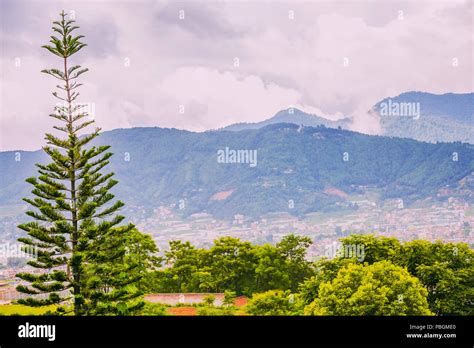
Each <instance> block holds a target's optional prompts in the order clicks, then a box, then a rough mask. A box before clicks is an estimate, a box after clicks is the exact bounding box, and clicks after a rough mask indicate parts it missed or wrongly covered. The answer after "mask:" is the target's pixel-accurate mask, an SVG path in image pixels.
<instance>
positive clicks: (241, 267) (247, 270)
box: [204, 237, 256, 295]
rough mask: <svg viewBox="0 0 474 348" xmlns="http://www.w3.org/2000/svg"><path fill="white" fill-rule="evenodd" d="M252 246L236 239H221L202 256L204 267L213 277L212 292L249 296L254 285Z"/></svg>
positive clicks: (254, 259)
mask: <svg viewBox="0 0 474 348" xmlns="http://www.w3.org/2000/svg"><path fill="white" fill-rule="evenodd" d="M255 263H256V257H255V252H254V246H253V245H252V244H251V243H249V242H242V241H240V240H239V239H238V238H233V237H222V238H219V239H217V240H215V241H214V245H213V246H212V247H211V249H209V252H208V253H205V254H204V265H205V266H206V267H207V269H208V270H209V272H210V274H211V275H212V277H213V290H214V291H216V292H222V291H225V290H232V291H235V292H236V293H237V294H238V295H242V294H251V293H252V291H253V287H254V284H255Z"/></svg>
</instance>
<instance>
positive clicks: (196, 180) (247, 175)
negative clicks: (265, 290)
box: [0, 124, 474, 218]
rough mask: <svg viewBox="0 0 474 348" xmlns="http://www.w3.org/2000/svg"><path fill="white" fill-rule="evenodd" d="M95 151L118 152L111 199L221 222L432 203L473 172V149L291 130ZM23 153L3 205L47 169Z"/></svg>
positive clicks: (7, 175) (1, 157)
mask: <svg viewBox="0 0 474 348" xmlns="http://www.w3.org/2000/svg"><path fill="white" fill-rule="evenodd" d="M96 144H97V145H99V144H110V145H112V151H113V152H114V153H115V156H113V157H112V162H111V170H113V171H115V172H116V173H117V178H118V179H119V180H120V184H119V185H117V186H116V187H115V188H114V190H115V191H114V192H115V193H116V194H117V196H118V197H119V198H121V199H123V200H124V201H125V202H126V203H127V204H128V205H129V206H132V207H134V206H135V207H144V208H145V209H150V210H152V209H153V208H154V207H157V206H159V205H162V204H167V205H169V204H179V203H180V202H181V203H183V209H182V213H183V214H185V215H188V214H192V213H195V212H201V211H206V212H209V213H211V214H213V215H215V216H217V217H223V218H231V217H233V216H234V214H238V213H241V214H244V215H249V216H254V217H257V216H260V215H261V214H264V213H267V212H275V211H288V210H289V205H288V202H289V201H290V200H292V201H294V204H295V207H294V209H292V210H291V211H290V212H291V213H295V214H300V213H305V212H310V211H318V210H327V209H332V208H334V207H335V205H336V204H337V202H340V201H342V200H343V199H344V198H342V197H340V196H338V195H334V194H330V193H328V192H329V191H328V190H333V191H334V190H335V189H337V190H340V191H343V192H344V193H346V194H356V193H361V192H364V190H366V189H367V188H374V189H377V190H378V191H380V194H381V197H382V198H383V199H386V198H404V199H406V200H408V201H410V200H414V199H418V198H424V197H427V196H429V195H435V193H436V192H437V190H439V189H440V188H443V187H446V186H447V185H456V183H457V182H458V181H459V180H461V179H462V178H464V177H466V176H467V175H468V174H470V173H471V172H473V171H474V149H473V146H471V145H469V144H460V143H453V144H445V143H440V144H429V143H420V142H417V141H414V140H410V139H397V138H393V139H392V138H387V137H380V136H368V135H364V134H359V133H355V132H350V131H345V130H339V129H331V128H325V127H316V128H312V127H305V128H303V129H300V127H299V126H296V125H293V124H275V125H270V126H267V127H264V128H261V129H255V130H243V131H240V132H230V131H215V132H205V133H193V132H187V131H181V130H176V129H161V128H132V129H118V130H114V131H110V132H104V133H103V134H102V135H101V136H100V137H99V138H97V141H96ZM226 148H227V150H249V151H256V163H255V164H256V165H255V166H252V163H251V162H247V163H219V151H224V150H225V149H226ZM453 153H457V159H458V160H457V161H453ZM20 154H21V161H19V162H16V161H15V160H14V159H15V153H14V152H2V153H0V164H1V167H0V175H1V178H2V182H1V187H0V204H18V203H20V202H21V198H22V197H26V196H29V193H28V191H29V189H30V187H29V185H28V184H26V183H24V179H25V178H27V177H28V176H31V175H34V174H35V168H34V163H35V162H42V163H44V161H45V157H44V155H43V154H42V152H41V151H37V152H20ZM227 159H231V157H228V158H227ZM244 159H245V158H244ZM345 159H346V160H345ZM180 200H181V201H180Z"/></svg>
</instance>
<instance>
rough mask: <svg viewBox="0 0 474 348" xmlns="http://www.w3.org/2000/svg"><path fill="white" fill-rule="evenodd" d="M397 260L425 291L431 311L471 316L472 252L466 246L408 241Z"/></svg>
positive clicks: (473, 295) (473, 291) (473, 287)
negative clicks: (418, 280)
mask: <svg viewBox="0 0 474 348" xmlns="http://www.w3.org/2000/svg"><path fill="white" fill-rule="evenodd" d="M397 261H398V263H399V264H400V265H401V266H404V267H407V269H408V271H409V272H410V273H411V274H413V275H414V276H416V277H418V278H419V279H420V280H421V282H422V283H423V285H424V286H425V287H426V288H427V289H428V292H429V294H428V303H429V304H430V309H431V311H432V312H434V313H436V314H437V315H473V314H474V304H473V299H474V251H473V250H471V249H470V248H469V246H468V245H467V244H465V243H441V242H436V243H430V242H428V241H420V240H416V241H411V242H408V243H405V244H403V247H402V252H401V253H400V256H399V257H398V260H397Z"/></svg>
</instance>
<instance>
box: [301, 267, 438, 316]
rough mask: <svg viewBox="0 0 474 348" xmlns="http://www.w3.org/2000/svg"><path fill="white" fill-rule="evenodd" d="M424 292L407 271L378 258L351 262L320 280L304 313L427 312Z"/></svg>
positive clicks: (409, 313) (394, 313) (414, 313)
mask: <svg viewBox="0 0 474 348" xmlns="http://www.w3.org/2000/svg"><path fill="white" fill-rule="evenodd" d="M427 294H428V292H427V290H426V289H425V288H424V287H423V285H422V284H421V283H420V281H419V280H418V279H417V278H415V277H413V276H411V275H410V274H409V273H408V271H407V270H405V269H403V268H401V267H399V266H396V265H394V264H392V263H391V262H390V261H380V262H376V263H374V264H372V265H359V264H356V263H351V264H349V265H347V266H346V267H344V268H342V269H341V270H340V271H339V272H338V274H337V276H336V277H335V278H334V279H333V280H332V281H330V282H324V283H321V285H320V286H319V293H318V297H317V298H316V299H315V300H314V301H313V302H312V303H310V304H309V305H308V306H306V308H305V310H304V312H305V314H307V315H430V314H431V312H430V310H429V307H428V302H427V300H426V296H427Z"/></svg>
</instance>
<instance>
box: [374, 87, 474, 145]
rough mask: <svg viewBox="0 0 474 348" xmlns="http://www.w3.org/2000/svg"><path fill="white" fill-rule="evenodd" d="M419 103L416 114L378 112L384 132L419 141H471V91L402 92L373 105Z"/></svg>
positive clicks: (473, 141) (473, 130) (473, 103)
mask: <svg viewBox="0 0 474 348" xmlns="http://www.w3.org/2000/svg"><path fill="white" fill-rule="evenodd" d="M389 102H390V103H392V104H394V103H396V104H398V105H402V104H405V105H418V106H419V115H417V116H415V117H406V116H394V115H385V116H383V115H381V116H380V125H381V127H382V129H383V132H384V133H383V134H384V135H388V136H395V137H402V138H412V139H416V140H420V141H429V142H436V141H449V142H452V141H461V142H467V143H470V144H474V93H468V94H453V93H447V94H442V95H435V94H430V93H422V92H410V93H403V94H400V95H399V96H397V97H394V98H386V99H384V100H382V101H380V102H379V103H377V104H376V105H375V106H374V110H375V111H376V112H378V113H379V115H380V114H381V113H380V111H381V106H382V105H384V104H385V105H387V104H388V103H389Z"/></svg>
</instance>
